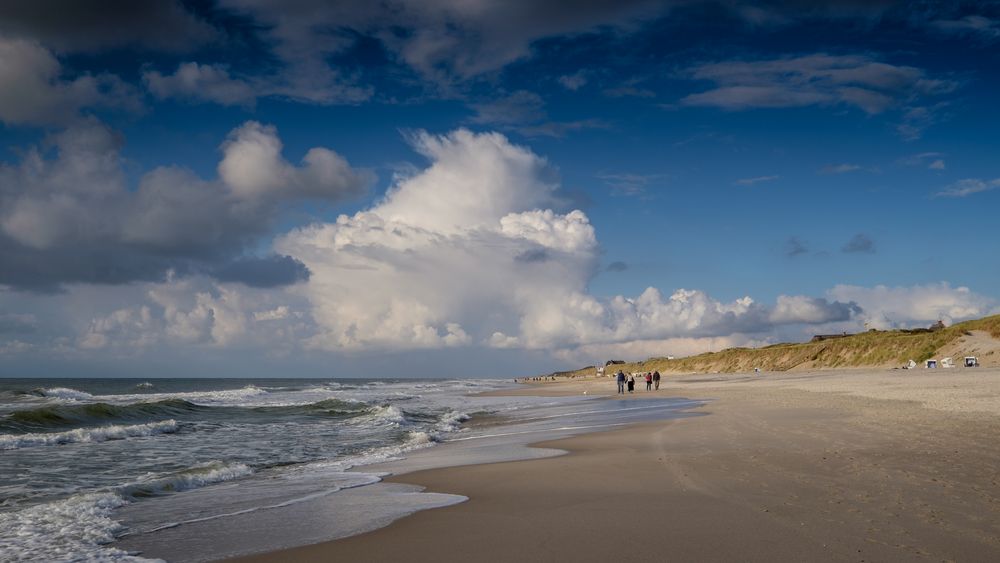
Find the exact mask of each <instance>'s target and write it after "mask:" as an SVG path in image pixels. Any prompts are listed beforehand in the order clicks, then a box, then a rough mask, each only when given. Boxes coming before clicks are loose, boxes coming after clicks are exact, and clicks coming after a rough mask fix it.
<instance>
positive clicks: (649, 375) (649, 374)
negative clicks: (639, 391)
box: [646, 371, 653, 391]
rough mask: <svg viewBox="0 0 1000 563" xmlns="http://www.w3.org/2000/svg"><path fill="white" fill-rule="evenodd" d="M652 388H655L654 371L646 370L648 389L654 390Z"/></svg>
mask: <svg viewBox="0 0 1000 563" xmlns="http://www.w3.org/2000/svg"><path fill="white" fill-rule="evenodd" d="M652 390H653V372H651V371H647V372H646V391H652Z"/></svg>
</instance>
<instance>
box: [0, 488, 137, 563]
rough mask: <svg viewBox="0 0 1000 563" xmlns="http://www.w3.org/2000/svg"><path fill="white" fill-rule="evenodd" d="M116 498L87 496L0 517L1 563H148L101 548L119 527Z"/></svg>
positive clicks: (121, 502) (121, 501)
mask: <svg viewBox="0 0 1000 563" xmlns="http://www.w3.org/2000/svg"><path fill="white" fill-rule="evenodd" d="M124 504H126V501H125V499H124V498H122V497H121V496H120V495H117V494H115V493H92V494H85V495H77V496H73V497H70V498H67V499H63V500H59V501H55V502H49V503H46V504H39V505H35V506H31V507H28V508H25V509H22V510H18V511H16V512H5V513H0V561H10V562H14V561H25V562H27V561H81V562H97V561H115V562H118V561H130V562H139V561H144V562H146V561H151V560H150V559H143V558H141V557H135V556H132V555H130V554H128V553H126V552H124V551H122V550H120V549H114V548H107V547H102V545H103V544H106V543H109V542H111V541H113V540H114V539H115V533H116V532H118V531H119V530H121V528H122V526H121V524H119V523H118V522H116V521H115V520H113V519H112V518H111V512H112V511H113V510H114V509H116V508H118V507H120V506H122V505H124Z"/></svg>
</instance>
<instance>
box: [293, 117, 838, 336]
mask: <svg viewBox="0 0 1000 563" xmlns="http://www.w3.org/2000/svg"><path fill="white" fill-rule="evenodd" d="M411 140H412V142H413V143H414V145H415V148H416V149H417V150H418V151H419V152H421V153H423V154H424V155H426V156H427V157H428V158H429V159H430V161H431V162H430V165H429V166H428V167H427V168H426V169H425V170H423V171H422V172H418V173H416V174H414V175H412V176H409V177H407V178H404V179H402V180H400V181H399V182H398V183H397V184H396V185H395V186H394V187H393V188H392V189H391V190H390V191H389V193H388V195H387V196H386V198H385V200H384V201H382V202H381V203H379V204H377V205H376V206H374V207H373V208H371V209H369V210H367V211H362V212H359V213H357V214H355V215H353V216H341V217H339V218H338V219H337V221H336V222H335V223H329V224H315V225H311V226H309V227H305V228H300V229H296V230H294V231H292V232H290V233H288V234H287V235H285V236H283V237H280V238H279V239H278V240H277V241H276V242H275V248H276V249H277V250H278V251H279V252H281V253H283V254H287V255H290V256H292V257H294V258H296V259H298V260H300V261H302V262H303V263H304V264H306V266H308V268H309V269H310V271H311V272H312V276H311V278H310V279H309V281H308V282H307V283H304V284H301V285H299V286H297V287H296V288H295V289H293V290H291V291H295V292H299V293H301V294H302V295H303V296H305V297H306V298H308V299H309V301H310V302H311V304H312V312H313V317H314V319H315V320H316V323H317V325H318V327H319V333H318V334H317V335H316V336H315V337H313V338H312V339H310V341H309V343H310V345H311V346H313V347H317V348H326V349H355V350H370V349H407V348H435V347H445V346H454V345H464V344H476V343H478V344H481V345H486V346H492V347H498V348H510V347H519V348H527V349H554V348H574V347H578V346H581V345H588V344H596V343H620V342H626V341H631V340H636V339H646V340H648V339H662V338H668V337H675V336H676V337H691V336H708V335H712V336H714V335H729V334H733V333H736V332H760V331H764V330H767V329H769V328H771V327H773V326H777V325H783V324H791V323H809V324H815V323H826V322H835V321H844V320H848V319H850V318H851V315H853V314H854V313H855V312H856V311H855V308H854V307H852V306H851V305H850V304H844V303H830V302H827V301H826V300H825V299H810V298H807V297H796V296H793V297H785V296H783V297H782V298H780V299H779V305H778V307H777V308H774V309H773V310H772V309H771V308H769V307H767V306H763V305H759V304H756V303H754V302H753V300H752V299H750V298H748V297H747V298H742V299H738V300H736V301H733V302H731V303H723V302H719V301H716V300H714V299H712V298H711V297H709V296H708V295H706V294H705V293H704V292H700V291H692V290H678V291H676V292H674V293H673V294H672V295H670V296H669V298H666V299H664V298H663V297H662V296H661V294H660V292H659V291H658V290H657V289H655V288H648V289H646V290H645V291H644V292H643V293H642V294H641V295H640V296H638V297H636V298H626V297H623V296H618V297H614V298H612V299H598V298H597V297H594V296H592V295H590V294H589V293H588V292H587V289H586V288H587V283H588V281H589V280H590V278H591V277H592V276H593V275H594V274H595V273H596V272H597V269H598V266H599V261H600V260H599V258H600V254H599V252H598V244H597V239H596V236H595V233H594V229H593V227H592V226H591V225H590V222H589V220H588V218H587V216H586V215H585V214H584V213H583V212H582V211H579V210H576V211H571V212H569V213H565V214H563V213H558V212H556V211H554V210H552V209H545V208H543V207H541V206H545V205H548V204H549V203H551V202H553V201H554V196H555V192H556V189H557V187H558V184H557V181H556V178H555V176H554V171H553V170H552V169H551V167H550V166H549V165H548V164H547V163H546V162H545V160H544V159H542V158H541V157H538V156H537V155H535V154H533V153H532V152H531V151H529V150H527V149H525V148H523V147H519V146H516V145H513V144H511V143H510V142H509V141H508V140H507V139H506V138H505V137H503V136H502V135H498V134H474V133H471V132H469V131H465V130H458V131H455V132H453V133H451V134H449V135H445V136H431V135H428V134H425V133H421V134H418V135H415V136H413V137H412V139H411Z"/></svg>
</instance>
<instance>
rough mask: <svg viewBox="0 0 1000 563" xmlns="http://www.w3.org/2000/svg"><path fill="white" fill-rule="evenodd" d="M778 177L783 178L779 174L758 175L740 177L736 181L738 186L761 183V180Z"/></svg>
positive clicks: (768, 180)
mask: <svg viewBox="0 0 1000 563" xmlns="http://www.w3.org/2000/svg"><path fill="white" fill-rule="evenodd" d="M778 178H781V176H778V175H777V174H775V175H774V176H757V177H754V178H740V179H739V180H736V182H734V183H735V184H736V185H738V186H753V185H754V184H759V183H761V182H771V181H774V180H777V179H778Z"/></svg>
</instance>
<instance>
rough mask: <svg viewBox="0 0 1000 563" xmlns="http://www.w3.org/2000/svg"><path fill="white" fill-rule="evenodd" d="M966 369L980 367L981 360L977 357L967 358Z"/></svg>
mask: <svg viewBox="0 0 1000 563" xmlns="http://www.w3.org/2000/svg"><path fill="white" fill-rule="evenodd" d="M965 367H967V368H975V367H979V358H977V357H975V356H966V357H965Z"/></svg>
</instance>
